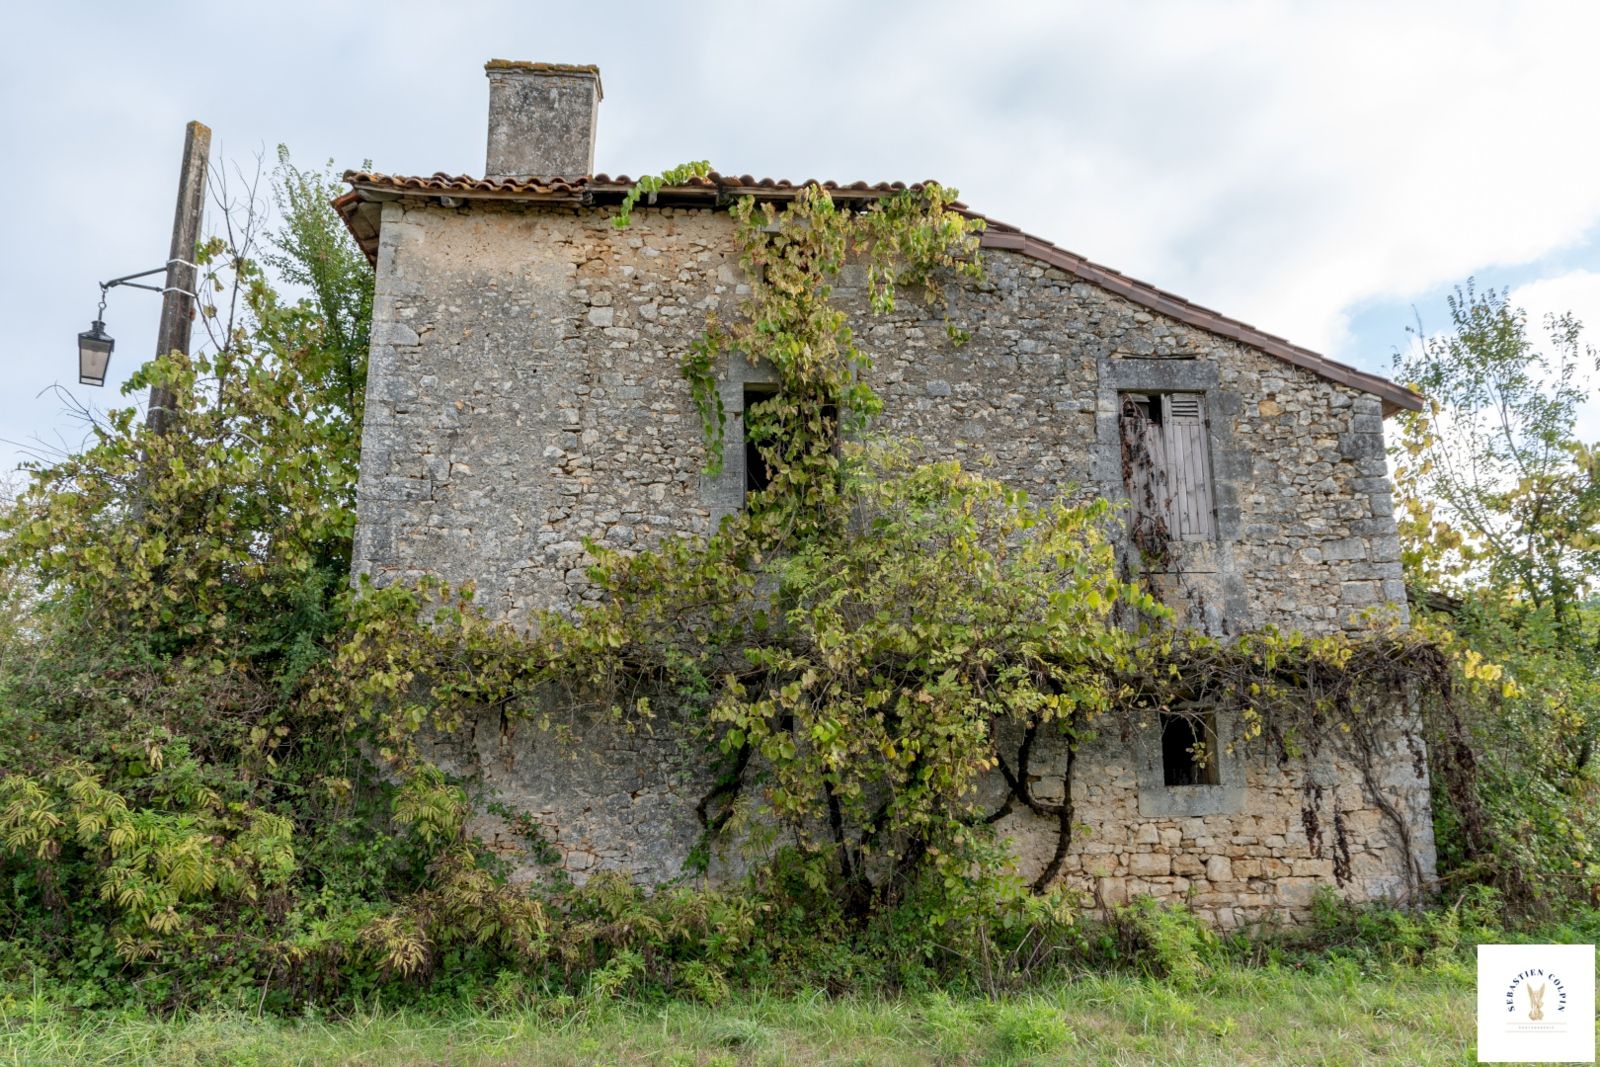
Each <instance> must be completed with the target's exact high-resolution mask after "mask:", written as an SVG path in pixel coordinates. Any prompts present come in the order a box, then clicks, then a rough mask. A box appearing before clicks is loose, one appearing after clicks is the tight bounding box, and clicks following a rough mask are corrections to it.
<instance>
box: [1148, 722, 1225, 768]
mask: <svg viewBox="0 0 1600 1067" xmlns="http://www.w3.org/2000/svg"><path fill="white" fill-rule="evenodd" d="M1218 762H1219V761H1218V759H1217V719H1216V716H1215V715H1214V714H1212V713H1210V712H1206V713H1203V714H1200V715H1171V714H1164V715H1162V716H1161V777H1162V780H1163V781H1164V782H1165V783H1166V784H1167V785H1169V786H1175V785H1221V784H1222V778H1221V775H1220V774H1219V773H1218Z"/></svg>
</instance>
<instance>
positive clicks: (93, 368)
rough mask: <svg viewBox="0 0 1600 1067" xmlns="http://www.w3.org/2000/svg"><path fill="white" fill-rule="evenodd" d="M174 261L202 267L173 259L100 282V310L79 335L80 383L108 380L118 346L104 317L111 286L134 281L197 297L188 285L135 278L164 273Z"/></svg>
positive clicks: (140, 286) (136, 284)
mask: <svg viewBox="0 0 1600 1067" xmlns="http://www.w3.org/2000/svg"><path fill="white" fill-rule="evenodd" d="M174 263H177V264H180V265H182V266H185V267H191V268H194V269H196V270H198V269H199V267H198V266H197V265H196V264H193V263H190V262H188V261H186V260H182V259H171V260H168V261H167V262H166V263H164V264H162V265H161V266H159V267H155V268H153V269H151V270H144V271H140V272H139V273H138V274H124V275H123V276H122V277H120V278H112V279H111V280H110V281H109V282H101V283H100V310H99V311H97V312H95V315H94V322H93V323H91V324H90V325H89V328H88V329H87V330H85V331H84V332H83V333H80V334H79V335H78V383H79V384H80V385H105V384H106V367H108V366H109V365H110V363H111V349H112V348H113V347H115V346H116V342H115V341H113V340H112V339H111V335H110V334H108V333H106V324H105V323H104V322H103V321H102V319H104V317H105V313H106V291H107V290H109V289H110V288H111V287H112V286H116V285H131V286H132V287H133V288H135V289H148V290H150V291H151V292H152V293H160V294H162V295H163V296H165V295H166V294H167V293H182V294H183V295H184V296H187V297H189V298H190V299H191V300H194V299H196V298H195V295H194V294H193V293H191V292H189V291H188V290H187V289H178V288H174V287H172V286H165V285H147V284H145V283H144V282H136V281H134V280H133V279H135V278H148V277H149V276H150V275H152V274H162V273H165V272H166V271H167V269H168V268H169V267H171V266H172V264H174Z"/></svg>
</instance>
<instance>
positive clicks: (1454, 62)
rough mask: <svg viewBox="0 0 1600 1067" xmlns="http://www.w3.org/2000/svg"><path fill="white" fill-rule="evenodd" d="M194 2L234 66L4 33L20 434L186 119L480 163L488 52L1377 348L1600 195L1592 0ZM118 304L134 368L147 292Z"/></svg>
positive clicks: (696, 126) (1355, 353) (132, 23)
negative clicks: (1380, 305) (1360, 323)
mask: <svg viewBox="0 0 1600 1067" xmlns="http://www.w3.org/2000/svg"><path fill="white" fill-rule="evenodd" d="M190 10H191V11H192V12H193V14H192V15H191V16H190V18H189V21H188V23H187V25H188V26H189V28H190V32H191V34H192V36H193V37H194V38H195V40H196V41H198V42H203V43H204V47H203V48H201V49H200V50H199V51H198V52H197V54H203V55H207V56H214V57H215V60H214V62H202V63H201V64H200V65H199V66H198V67H197V68H196V69H194V70H193V71H191V72H189V73H188V75H187V76H185V77H179V78H171V77H167V76H165V75H162V76H159V77H158V76H156V75H155V74H154V73H153V72H154V71H157V70H159V69H162V66H161V63H162V60H163V57H164V56H166V55H167V53H168V50H169V47H170V42H169V38H168V34H167V32H166V27H167V26H168V25H169V23H168V22H167V21H166V20H157V19H154V18H152V17H150V16H149V14H148V13H147V12H145V11H144V10H143V9H139V8H128V7H124V8H104V9H101V10H99V11H96V12H94V13H92V14H91V13H87V12H85V11H82V10H79V9H76V8H73V7H71V6H68V5H57V6H56V7H55V8H52V9H49V10H46V8H45V7H43V6H39V5H35V6H34V7H32V8H29V9H28V10H27V12H26V13H18V14H17V15H16V17H15V18H14V19H13V20H12V23H11V24H10V29H11V31H12V32H10V33H8V34H7V35H6V36H5V39H3V40H0V101H3V103H0V143H4V144H5V145H6V146H7V154H8V160H9V162H10V163H11V165H12V168H13V171H14V173H18V174H26V175H28V176H29V177H28V180H27V181H25V182H24V183H23V185H22V186H20V187H19V191H21V192H25V196H26V198H25V200H24V201H19V202H18V203H14V204H13V207H12V210H11V211H10V212H7V213H3V214H0V247H3V248H5V249H6V252H7V254H6V256H4V257H0V317H3V318H4V320H5V321H6V322H7V323H8V332H7V333H6V334H5V335H3V336H4V337H5V340H4V341H3V342H0V345H3V348H0V352H3V355H4V359H5V362H6V365H7V368H8V371H9V372H10V373H11V375H12V379H11V381H10V383H9V385H10V388H9V389H8V390H6V392H5V395H0V438H11V439H18V438H25V437H27V436H28V435H29V434H30V433H34V432H40V431H42V430H44V429H45V428H47V427H48V426H50V425H52V424H56V423H59V421H60V420H59V416H58V415H57V413H56V407H57V406H56V405H55V404H54V403H53V402H51V401H49V400H34V399H33V396H34V394H35V393H36V392H37V391H38V390H39V388H41V387H42V386H43V385H45V384H48V383H49V382H50V381H51V380H52V379H56V378H62V377H67V376H68V375H69V374H70V368H69V367H68V363H70V360H71V335H72V334H73V333H75V332H77V331H78V330H80V329H83V328H84V325H85V322H86V320H87V317H88V312H89V311H91V310H92V309H93V298H94V295H95V293H94V289H93V279H95V278H97V277H104V276H106V275H108V274H114V273H119V272H122V271H127V270H135V269H139V268H141V267H143V266H146V265H154V261H156V260H159V259H160V258H161V257H162V256H164V255H165V241H166V236H165V231H166V227H167V225H169V221H168V220H170V217H171V215H170V212H171V206H170V205H171V181H172V175H173V172H174V171H175V169H176V157H177V145H178V139H179V137H180V136H181V131H182V124H183V121H184V120H185V119H187V118H190V117H192V116H194V115H198V116H199V117H201V118H204V119H205V120H207V121H208V122H210V123H211V124H212V125H213V127H214V128H215V129H216V131H217V143H218V144H219V145H220V146H221V148H222V150H224V151H226V152H227V153H229V154H230V155H232V156H234V157H240V156H247V155H248V154H249V153H250V152H251V151H253V150H255V149H256V148H257V147H259V146H263V145H264V146H267V147H269V148H270V146H272V145H273V144H275V143H277V142H279V141H285V142H287V143H289V144H290V145H291V146H293V147H294V148H295V149H296V152H297V156H298V157H299V158H300V159H301V160H317V159H321V158H326V157H327V156H328V155H335V156H337V157H338V159H339V162H340V163H341V164H353V163H357V162H359V161H360V160H361V159H363V158H371V159H372V160H373V161H374V163H375V164H376V165H377V166H379V167H380V168H383V169H387V170H391V171H401V172H423V173H427V172H431V171H433V170H436V169H445V170H451V171H462V170H466V171H476V170H477V169H479V168H481V166H482V158H483V141H482V138H483V126H484V112H485V106H486V90H485V88H484V80H483V77H482V74H481V64H482V62H483V61H484V60H485V59H488V58H490V57H491V56H505V57H509V58H535V59H554V60H565V61H576V62H598V63H599V64H600V65H601V67H602V69H603V71H604V78H605V88H606V100H605V103H604V104H603V105H602V109H601V115H600V124H599V145H598V151H597V161H598V166H599V167H600V168H601V169H605V170H608V171H611V172H612V173H616V172H617V171H628V172H630V173H634V174H637V173H639V172H640V171H641V170H657V169H660V168H662V167H665V166H670V165H671V164H673V163H677V162H680V161H682V160H683V159H686V158H710V159H711V160H712V161H713V162H714V163H716V164H717V165H718V166H719V167H722V168H724V169H728V170H734V171H740V172H745V171H749V172H754V173H764V174H771V175H777V176H784V177H793V178H803V177H840V178H857V177H865V178H874V179H876V178H904V179H917V178H923V177H930V176H932V177H938V178H940V179H942V180H945V181H949V182H951V183H953V184H956V185H958V186H960V187H961V189H962V193H963V196H964V198H965V199H966V200H967V201H968V202H969V203H971V204H972V205H973V206H974V207H976V208H978V209H980V210H983V211H986V212H989V213H991V214H993V215H995V216H996V217H998V218H1001V219H1004V220H1006V221H1008V222H1012V223H1015V224H1018V225H1022V226H1024V227H1026V228H1027V229H1029V230H1032V231H1033V232H1036V233H1038V234H1040V235H1041V236H1044V237H1047V238H1050V239H1052V240H1054V241H1057V242H1058V243H1060V244H1062V245H1064V246H1066V247H1068V248H1071V249H1073V250H1074V251H1077V252H1080V253H1082V254H1084V255H1087V256H1089V257H1091V258H1093V259H1096V260H1099V261H1101V262H1103V263H1107V264H1109V265H1111V266H1113V267H1116V268H1118V269H1120V270H1123V271H1126V272H1127V273H1130V274H1133V275H1135V276H1137V277H1142V278H1145V279H1146V280H1149V281H1152V282H1155V283H1157V284H1159V285H1162V286H1164V287H1166V288H1169V289H1172V290H1174V291H1176V292H1178V293H1181V294H1182V295H1184V296H1186V297H1189V298H1191V299H1194V300H1196V301H1199V302H1202V303H1206V304H1208V305H1210V306H1212V307H1215V308H1217V309H1218V310H1220V311H1223V312H1224V313H1227V314H1230V315H1233V316H1235V317H1238V318H1242V319H1244V320H1246V321H1249V322H1253V323H1255V324H1256V325H1258V326H1260V327H1262V328H1263V329H1267V330H1270V331H1272V332H1274V333H1279V334H1283V335H1285V336H1288V337H1289V338H1291V339H1293V340H1295V341H1297V342H1299V343H1302V344H1306V345H1309V346H1311V347H1314V348H1320V349H1322V350H1324V351H1326V352H1328V353H1329V354H1330V355H1333V356H1335V357H1337V358H1341V359H1346V360H1350V361H1352V362H1358V363H1362V364H1363V365H1365V366H1368V367H1370V368H1372V369H1378V370H1381V369H1383V367H1384V357H1385V355H1386V352H1363V351H1359V350H1357V349H1356V348H1355V346H1354V344H1353V341H1352V338H1351V337H1350V335H1349V328H1348V316H1349V313H1350V309H1351V308H1353V307H1355V306H1357V305H1360V304H1362V303H1364V302H1371V301H1375V300H1376V301H1384V300H1386V301H1395V302H1400V303H1403V302H1405V301H1408V300H1412V299H1415V298H1417V297H1419V296H1420V295H1422V294H1425V293H1427V292H1429V291H1430V290H1434V289H1436V288H1437V287H1438V286H1440V285H1443V284H1447V283H1450V282H1454V281H1459V280H1462V279H1464V278H1466V277H1467V276H1468V275H1469V274H1477V276H1478V278H1479V281H1480V284H1483V285H1489V284H1493V283H1494V275H1493V272H1494V271H1495V269H1496V268H1502V267H1507V266H1511V265H1516V264H1528V263H1534V262H1537V261H1539V260H1540V259H1541V258H1543V257H1546V256H1549V255H1551V254H1552V253H1553V252H1556V251H1558V250H1561V249H1564V248H1566V249H1570V248H1572V247H1575V246H1579V245H1581V242H1582V241H1583V240H1584V239H1585V237H1586V235H1592V234H1593V233H1594V232H1595V230H1596V227H1597V224H1600V183H1597V182H1595V181H1593V175H1594V174H1595V173H1600V139H1597V138H1594V137H1592V136H1589V131H1590V130H1591V128H1592V111H1593V102H1594V101H1595V100H1596V99H1600V64H1596V63H1594V62H1593V57H1592V51H1593V42H1594V41H1595V40H1600V5H1596V4H1591V3H1572V4H1561V3H1540V4H1515V3H1489V2H1484V0H1466V2H1456V3H1449V4H1446V3H1437V4H1431V3H1412V4H1392V3H1377V2H1345V3H1339V4H1286V3H1277V2H1271V3H1269V2H1265V0H1237V2H1216V3H1207V4H1195V3H1192V2H1186V0H1148V2H1144V3H1140V4H1106V3H1096V2H1090V0H1081V2H1074V3H1055V2H1040V3H1033V4H1027V3H1012V4H992V5H987V6H986V7H984V8H982V9H979V8H978V7H977V6H976V5H971V4H961V3H955V2H952V0H945V2H942V3H941V2H919V3H912V2H906V3H887V2H886V3H875V4H862V3H858V2H847V0H814V2H812V3H809V4H806V5H801V6H799V7H796V6H794V5H784V6H782V7H781V8H780V7H777V6H772V7H768V6H764V5H759V4H750V3H748V2H747V0H739V2H735V0H728V2H725V3H718V2H715V0H711V2H708V3H706V4H703V5H701V7H699V8H697V9H696V17H694V18H692V19H686V18H684V17H683V16H682V13H681V12H680V11H677V10H675V9H672V8H671V7H670V6H664V5H659V4H637V5H628V4H621V5H616V6H614V7H613V8H608V9H607V14H606V15H605V17H603V18H596V17H594V16H593V14H592V13H591V12H589V11H587V10H582V9H578V8H571V9H568V8H554V9H551V8H548V7H544V6H537V7H536V6H534V5H528V4H525V3H516V2H512V0H504V2H495V3H490V2H480V3H471V2H467V0H463V2H461V3H459V4H457V5H455V6H454V7H452V8H451V10H450V12H449V14H448V15H446V14H442V13H441V10H440V8H439V7H438V5H437V4H433V3H428V4H424V3H421V2H420V0H394V2H392V3H390V4H388V5H387V6H386V7H385V15H384V18H382V19H379V20H376V21H374V20H373V19H371V18H370V17H368V16H367V15H366V14H365V13H363V12H361V11H359V10H356V9H348V10H346V9H336V8H331V7H328V6H326V5H323V4H311V3H300V4H296V3H293V2H289V0H286V2H284V3H281V4H279V5H277V6H275V7H274V8H273V9H272V12H271V17H270V18H268V17H266V16H263V15H261V13H260V10H258V9H247V8H240V7H230V6H227V5H223V6H221V7H218V6H216V5H194V6H193V7H192V8H191V9H190ZM261 10H264V9H261ZM252 13H253V14H252ZM147 261H148V263H147ZM1584 265H1588V266H1592V267H1594V268H1596V269H1600V261H1597V262H1594V263H1586V264H1584ZM1523 273H1524V276H1525V274H1526V272H1525V271H1524V272H1523ZM119 301H120V302H119ZM113 302H114V306H113V308H112V309H111V310H112V311H113V312H114V313H115V315H116V320H115V323H114V328H113V332H114V333H115V335H116V336H117V337H118V338H119V344H118V353H117V360H116V362H115V363H114V365H113V372H114V373H119V374H120V373H126V371H127V370H128V369H129V368H130V367H131V366H132V364H133V363H134V362H136V361H137V359H138V358H139V357H140V356H141V355H142V349H143V348H144V347H146V345H145V344H141V343H140V342H139V341H138V340H137V339H138V338H141V337H147V336H148V335H150V334H152V333H153V324H154V309H153V307H149V308H146V307H143V306H142V305H140V304H139V303H138V298H137V297H136V296H127V295H123V296H122V297H120V298H119V297H116V296H114V297H113ZM1590 317H1591V318H1592V319H1593V320H1594V321H1595V324H1596V328H1597V329H1600V313H1596V314H1594V315H1592V316H1590ZM80 320H84V321H80ZM1402 325H1403V323H1397V324H1396V328H1397V332H1398V329H1399V327H1400V326H1402Z"/></svg>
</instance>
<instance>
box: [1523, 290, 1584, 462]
mask: <svg viewBox="0 0 1600 1067" xmlns="http://www.w3.org/2000/svg"><path fill="white" fill-rule="evenodd" d="M1510 300H1511V303H1512V304H1514V305H1516V306H1517V307H1520V308H1522V309H1523V310H1525V311H1526V312H1527V313H1528V327H1529V329H1530V330H1531V331H1534V333H1535V336H1543V335H1544V324H1545V321H1546V319H1547V318H1549V317H1551V316H1554V315H1563V314H1566V313H1567V312H1571V313H1572V315H1573V317H1574V318H1576V319H1577V320H1578V321H1579V322H1581V323H1582V324H1583V338H1584V341H1585V343H1586V344H1588V345H1590V346H1593V347H1596V348H1600V272H1597V271H1590V270H1575V271H1569V272H1568V273H1566V274H1558V275H1555V276H1554V277H1550V278H1540V279H1539V280H1538V281H1533V282H1529V283H1527V284H1526V285H1519V286H1517V287H1516V288H1515V289H1513V290H1511V293H1510ZM1582 377H1583V381H1584V384H1585V386H1586V387H1587V388H1588V390H1589V402H1588V403H1586V404H1585V405H1583V408H1582V409H1581V410H1580V412H1579V414H1578V436H1579V437H1580V438H1582V439H1583V440H1584V441H1586V442H1589V443H1591V444H1593V443H1600V391H1597V387H1600V373H1597V372H1596V369H1595V366H1594V361H1593V360H1590V362H1589V365H1588V366H1586V367H1585V368H1584V372H1583V375H1582Z"/></svg>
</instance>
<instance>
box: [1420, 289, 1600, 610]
mask: <svg viewBox="0 0 1600 1067" xmlns="http://www.w3.org/2000/svg"><path fill="white" fill-rule="evenodd" d="M1449 308H1450V319H1451V328H1450V329H1449V330H1448V331H1446V332H1444V333H1439V334H1434V335H1431V336H1429V335H1423V334H1422V333H1421V332H1420V331H1419V332H1418V336H1417V339H1416V340H1415V342H1414V343H1413V344H1412V346H1411V347H1410V348H1409V349H1408V350H1407V351H1406V352H1403V353H1400V354H1398V355H1397V356H1396V357H1395V365H1396V369H1397V371H1398V375H1399V377H1400V378H1401V379H1402V380H1404V381H1406V382H1408V383H1410V384H1412V385H1414V386H1415V387H1417V388H1418V389H1420V390H1421V391H1422V392H1423V393H1424V394H1426V395H1427V397H1428V407H1427V408H1426V410H1424V411H1421V412H1416V413H1405V414H1402V415H1401V416H1400V436H1399V439H1398V441H1397V443H1396V445H1395V448H1394V450H1393V452H1394V456H1395V462H1396V466H1395V481H1396V485H1397V488H1398V489H1399V494H1400V501H1401V505H1402V515H1401V535H1402V538H1403V539H1404V548H1405V557H1406V562H1407V564H1408V566H1409V569H1410V575H1411V578H1412V580H1413V581H1414V582H1418V583H1420V584H1422V585H1424V586H1431V587H1434V588H1444V589H1446V590H1451V591H1456V592H1460V591H1461V590H1463V589H1464V588H1466V587H1468V586H1473V585H1481V586H1486V587H1487V588H1488V589H1491V590H1493V591H1494V593H1495V594H1496V595H1497V596H1498V597H1500V598H1501V599H1504V600H1511V601H1518V602H1522V603H1523V604H1525V605H1526V606H1528V607H1530V608H1531V609H1533V610H1534V611H1537V612H1542V613H1544V614H1545V615H1546V616H1547V617H1548V621H1549V622H1550V623H1551V624H1552V625H1553V626H1554V627H1556V629H1557V630H1558V631H1559V632H1560V633H1561V635H1562V636H1563V638H1564V639H1567V640H1572V639H1575V638H1577V637H1578V636H1579V635H1580V634H1581V632H1582V615H1581V612H1580V606H1581V604H1582V602H1583V600H1584V598H1585V597H1586V596H1587V595H1588V594H1590V593H1591V592H1592V591H1593V590H1594V588H1595V582H1596V578H1597V576H1600V444H1585V443H1583V442H1582V441H1581V440H1579V438H1578V436H1577V431H1576V425H1577V414H1578V408H1579V406H1580V405H1581V404H1582V403H1583V401H1584V400H1585V399H1586V393H1585V388H1584V380H1585V376H1586V372H1587V371H1590V370H1595V371H1600V354H1597V353H1596V351H1595V349H1594V348H1592V347H1589V346H1588V345H1586V344H1584V342H1583V338H1582V324H1581V323H1579V322H1578V320H1577V319H1575V318H1574V317H1573V316H1572V315H1571V314H1570V313H1569V314H1563V315H1556V316H1551V317H1549V318H1548V319H1547V321H1546V322H1545V323H1544V326H1545V334H1546V343H1544V344H1540V343H1539V341H1538V340H1537V339H1536V338H1535V337H1533V336H1532V335H1531V334H1530V331H1529V328H1528V316H1527V312H1525V311H1524V310H1523V309H1521V308H1519V307H1516V306H1514V305H1513V304H1511V302H1510V300H1509V297H1508V293H1507V292H1506V291H1505V290H1499V291H1496V290H1494V289H1489V290H1486V291H1483V292H1479V291H1478V290H1477V289H1476V288H1475V287H1474V285H1473V284H1472V282H1470V281H1469V282H1468V283H1467V285H1466V286H1465V288H1461V287H1458V288H1457V289H1456V291H1455V293H1454V294H1452V295H1451V297H1450V298H1449Z"/></svg>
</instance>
